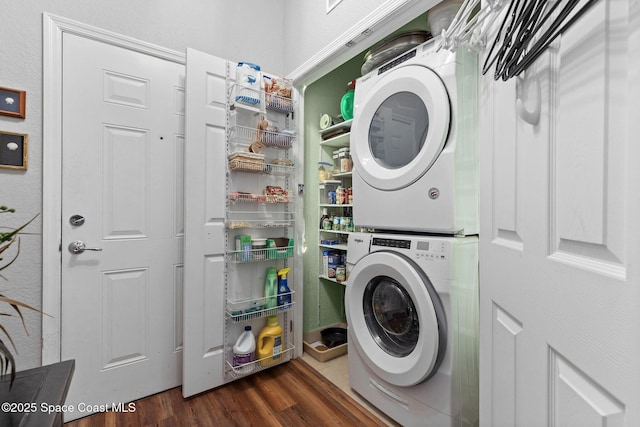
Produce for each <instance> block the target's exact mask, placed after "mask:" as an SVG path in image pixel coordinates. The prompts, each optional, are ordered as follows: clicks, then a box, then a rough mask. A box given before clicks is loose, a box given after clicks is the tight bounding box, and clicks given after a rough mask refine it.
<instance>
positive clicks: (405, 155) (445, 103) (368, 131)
mask: <svg viewBox="0 0 640 427" xmlns="http://www.w3.org/2000/svg"><path fill="white" fill-rule="evenodd" d="M363 90H364V91H366V92H364V93H362V91H363ZM450 116H451V111H450V103H449V96H448V94H447V90H446V88H445V86H444V83H443V82H442V80H441V79H440V77H439V76H438V75H437V74H436V73H435V72H434V71H433V70H431V69H430V68H427V67H424V66H421V65H406V66H400V67H398V68H394V69H392V70H390V71H388V72H387V73H385V74H383V75H382V77H379V80H378V81H377V82H375V83H374V84H373V85H372V86H371V87H365V88H362V89H360V91H358V86H357V85H356V106H355V111H354V121H353V125H352V129H351V135H352V138H351V154H352V157H353V160H354V165H355V169H356V171H357V172H358V173H359V174H360V176H362V179H364V181H365V182H367V183H368V184H369V185H370V186H372V187H375V188H377V189H380V190H388V191H392V190H399V189H402V188H405V187H407V186H409V185H411V184H413V183H414V182H415V181H416V180H418V179H419V178H420V177H421V176H422V175H424V174H425V173H426V172H427V171H428V170H429V168H430V167H431V165H433V163H434V162H435V161H436V159H437V158H438V156H439V155H440V152H441V151H442V148H443V147H444V144H445V142H446V140H447V136H448V134H449V122H450Z"/></svg>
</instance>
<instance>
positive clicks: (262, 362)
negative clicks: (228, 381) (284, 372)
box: [225, 343, 295, 379]
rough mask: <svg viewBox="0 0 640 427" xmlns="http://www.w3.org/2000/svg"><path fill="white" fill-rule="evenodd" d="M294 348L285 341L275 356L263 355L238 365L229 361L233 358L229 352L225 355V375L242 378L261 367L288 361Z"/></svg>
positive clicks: (260, 369)
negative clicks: (280, 350) (283, 347)
mask: <svg viewBox="0 0 640 427" xmlns="http://www.w3.org/2000/svg"><path fill="white" fill-rule="evenodd" d="M294 349H295V347H294V346H293V345H291V344H289V343H287V344H286V348H285V349H284V350H283V351H282V352H281V353H280V354H279V355H277V356H269V357H264V358H262V359H258V360H254V361H253V362H249V363H245V364H243V365H239V366H233V363H232V362H231V360H233V353H231V356H229V357H227V360H226V361H225V362H226V368H227V369H226V371H227V375H229V376H230V377H231V378H234V379H235V378H242V377H245V376H247V375H251V374H254V373H256V372H259V371H262V370H263V369H267V368H270V367H272V366H275V365H279V364H281V363H284V362H288V361H289V360H291V355H292V354H293V353H292V351H293V350H294ZM230 359H231V360H230Z"/></svg>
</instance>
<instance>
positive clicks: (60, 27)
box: [42, 0, 440, 365]
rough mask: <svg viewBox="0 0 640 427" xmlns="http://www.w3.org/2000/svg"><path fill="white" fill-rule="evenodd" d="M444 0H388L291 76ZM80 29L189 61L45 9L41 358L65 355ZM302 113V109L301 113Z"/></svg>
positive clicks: (355, 48) (334, 61) (314, 71)
mask: <svg viewBox="0 0 640 427" xmlns="http://www.w3.org/2000/svg"><path fill="white" fill-rule="evenodd" d="M439 2H440V0H387V1H386V2H385V3H383V4H382V5H381V6H379V7H378V8H377V9H375V10H374V11H373V12H371V13H370V14H369V15H367V16H365V17H364V18H362V19H361V20H360V21H358V22H357V23H356V24H355V25H354V26H353V27H351V28H350V29H349V30H347V31H346V32H345V33H344V34H342V35H341V36H339V37H338V38H336V39H335V40H334V41H333V42H331V43H329V44H328V45H327V46H326V47H325V48H324V49H322V50H321V51H319V52H318V53H317V54H316V55H314V56H312V57H311V58H309V60H308V61H306V62H304V63H303V64H302V65H301V66H300V67H298V68H296V69H295V70H293V71H292V72H291V73H290V74H289V75H288V76H287V77H289V78H291V79H292V80H294V82H295V85H296V87H297V88H298V89H299V91H300V93H301V94H302V95H303V96H304V87H305V86H306V85H309V84H311V83H313V82H314V81H315V80H317V79H318V78H320V77H322V76H323V75H325V74H326V73H328V72H329V71H331V70H333V69H335V68H336V67H338V66H339V65H342V64H343V63H344V62H345V61H347V60H348V59H351V58H352V57H353V55H355V54H356V53H357V52H359V51H361V50H363V49H366V48H368V47H369V46H371V45H372V44H374V43H376V42H377V41H380V40H382V39H383V38H384V37H386V36H387V35H389V34H390V33H391V32H393V31H395V30H396V29H398V28H400V27H401V26H402V25H404V24H406V23H408V22H409V21H411V20H412V19H414V18H415V17H417V16H419V15H420V14H422V13H424V12H426V11H427V10H428V9H429V8H431V7H432V6H435V5H436V4H437V3H439ZM64 33H70V34H75V35H78V36H81V37H87V38H91V39H93V40H98V41H101V42H103V43H109V44H112V45H114V46H119V47H123V48H126V49H130V50H133V51H137V52H141V53H145V54H147V55H152V56H156V57H158V58H162V59H166V60H168V61H173V62H176V63H179V64H185V54H184V53H183V52H177V51H174V50H170V49H166V48H163V47H161V46H157V45H154V44H151V43H146V42H142V41H140V40H136V39H134V38H131V37H127V36H124V35H121V34H118V33H114V32H111V31H107V30H103V29H100V28H96V27H93V26H91V25H87V24H83V23H81V22H77V21H73V20H71V19H67V18H63V17H60V16H56V15H53V14H50V13H47V12H44V13H43V41H44V46H43V135H42V141H43V143H42V145H43V149H42V150H43V153H42V155H43V159H42V180H43V184H42V212H43V216H42V310H43V311H44V312H45V313H47V314H49V315H50V316H51V317H48V316H42V364H43V365H46V364H49V363H55V362H59V361H60V350H61V329H60V315H61V309H62V307H61V294H62V281H61V270H62V265H61V264H62V261H61V255H60V251H61V248H62V241H61V235H62V228H61V224H62V214H61V208H62V204H61V198H62V180H61V177H62V126H61V124H62V103H61V100H62V99H61V97H62V35H63V34H64ZM301 117H302V115H301Z"/></svg>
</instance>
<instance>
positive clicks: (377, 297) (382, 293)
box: [362, 276, 420, 357]
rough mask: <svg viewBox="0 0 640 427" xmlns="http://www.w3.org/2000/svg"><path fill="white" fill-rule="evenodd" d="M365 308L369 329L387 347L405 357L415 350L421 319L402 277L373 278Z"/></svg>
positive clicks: (364, 300)
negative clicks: (399, 279) (401, 279)
mask: <svg viewBox="0 0 640 427" xmlns="http://www.w3.org/2000/svg"><path fill="white" fill-rule="evenodd" d="M362 311H363V312H364V317H365V322H366V323H367V328H368V329H369V333H370V334H371V336H372V337H373V338H374V340H375V341H376V342H377V343H378V345H379V346H380V348H382V349H383V350H384V351H386V352H387V353H389V354H390V355H391V356H394V357H405V356H407V355H409V354H411V352H412V351H414V350H415V348H416V345H417V343H418V337H419V333H420V320H419V319H418V312H417V311H416V307H415V305H414V304H413V300H412V299H411V296H410V295H409V293H408V292H407V291H406V290H405V289H404V288H403V287H402V285H401V284H400V283H398V281H396V280H394V279H392V278H391V277H388V276H377V277H375V278H373V279H372V280H371V281H369V283H368V284H367V287H366V288H365V292H364V296H363V298H362Z"/></svg>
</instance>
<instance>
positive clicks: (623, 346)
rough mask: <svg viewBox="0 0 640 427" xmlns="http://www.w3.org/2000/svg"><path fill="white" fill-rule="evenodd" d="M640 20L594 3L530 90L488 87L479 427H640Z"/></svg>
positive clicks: (539, 67) (623, 5) (535, 70)
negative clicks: (639, 161)
mask: <svg viewBox="0 0 640 427" xmlns="http://www.w3.org/2000/svg"><path fill="white" fill-rule="evenodd" d="M579 7H580V6H579ZM639 19H640V5H638V4H637V3H636V2H628V1H601V2H598V3H597V4H596V5H595V6H594V7H593V8H592V9H591V10H590V11H589V12H588V13H587V14H586V15H585V16H583V17H582V18H581V19H580V20H579V21H578V22H577V23H576V24H575V25H574V26H573V27H572V28H571V29H570V30H569V31H568V32H566V33H565V34H564V35H563V36H562V37H561V40H559V41H557V42H555V44H554V45H553V46H552V48H551V49H549V51H548V53H546V54H545V55H544V56H542V57H541V58H540V59H539V60H538V61H537V62H536V63H535V64H533V65H532V67H531V68H530V69H529V70H527V71H526V73H525V75H524V76H523V77H524V79H512V80H510V81H508V82H506V83H505V82H502V81H499V82H493V80H492V77H491V76H487V78H486V79H485V82H484V96H483V97H482V99H483V102H484V105H481V108H480V111H481V112H482V114H483V117H481V120H480V123H481V124H482V126H483V129H482V138H481V140H482V146H481V162H480V164H481V174H480V176H481V193H482V195H483V196H482V199H481V232H480V254H481V259H480V265H481V269H480V271H481V276H480V292H481V298H480V301H481V302H480V310H481V313H480V316H481V317H480V325H481V337H480V407H481V409H480V420H481V425H483V426H491V427H500V426H505V427H513V426H543V425H545V426H558V427H573V426H575V427H580V426H596V425H597V426H604V425H606V426H610V427H611V426H631V425H640V370H639V369H638V363H639V362H638V361H640V340H639V339H638V331H640V316H639V315H638V306H639V304H640V268H639V265H638V263H637V260H638V259H640V241H639V240H638V238H637V236H638V235H640V234H639V233H640V229H639V224H638V221H637V218H640V204H639V203H638V194H640V169H639V168H638V165H637V159H638V158H639V156H640V149H639V148H638V147H639V145H638V143H637V135H638V134H639V132H640V124H638V111H640V105H639V103H640V101H639V100H640V83H639V80H638V76H640V59H639V58H640V31H639V30H638V29H639V28H640V22H639ZM491 72H492V71H491ZM491 72H490V73H491ZM490 73H489V74H490ZM523 83H527V85H528V84H531V86H530V87H531V88H534V89H535V87H536V85H537V84H539V87H540V92H539V95H536V90H532V91H530V92H528V91H526V90H523V89H526V87H525V86H523ZM518 98H519V99H520V100H521V101H522V103H521V106H524V108H525V110H527V111H529V112H533V111H535V107H536V104H538V105H540V106H541V118H540V121H539V122H536V121H535V119H534V117H535V114H523V115H522V116H523V117H526V118H527V120H526V121H525V120H524V119H522V118H521V117H520V115H519V114H517V112H516V111H517V108H516V106H517V101H516V100H517V99H518Z"/></svg>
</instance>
